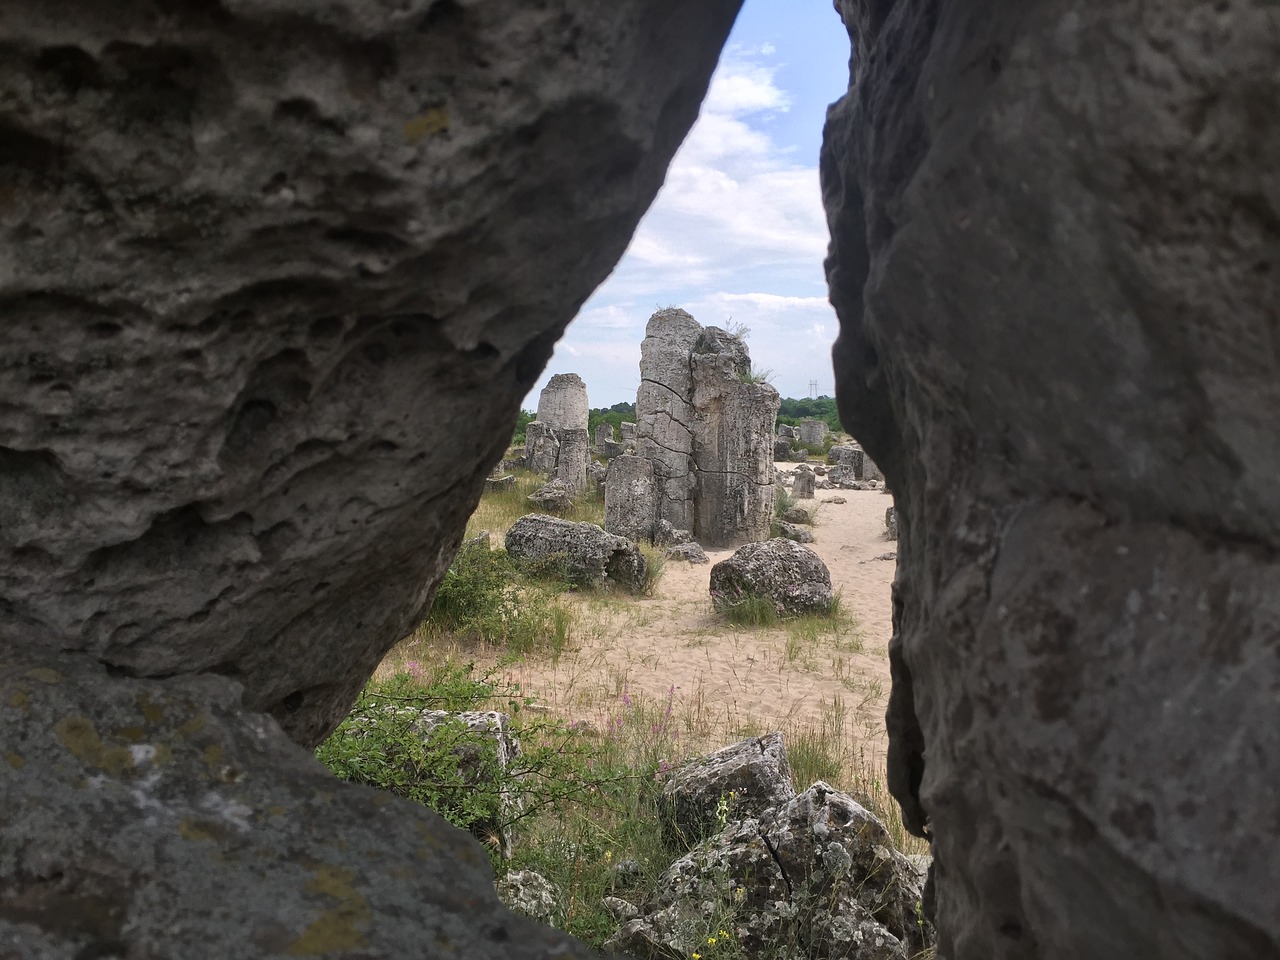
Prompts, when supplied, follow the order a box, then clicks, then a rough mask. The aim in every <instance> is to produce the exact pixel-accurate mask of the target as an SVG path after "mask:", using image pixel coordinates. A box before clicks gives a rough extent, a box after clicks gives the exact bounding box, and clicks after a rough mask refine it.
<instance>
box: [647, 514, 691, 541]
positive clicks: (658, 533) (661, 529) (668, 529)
mask: <svg viewBox="0 0 1280 960" xmlns="http://www.w3.org/2000/svg"><path fill="white" fill-rule="evenodd" d="M692 539H693V532H692V531H691V530H678V529H677V528H675V527H673V526H672V525H671V522H670V521H668V520H659V521H658V522H657V523H655V524H654V525H653V542H654V543H655V544H657V545H658V546H660V547H662V546H666V545H668V544H672V543H687V542H688V541H690V540H692Z"/></svg>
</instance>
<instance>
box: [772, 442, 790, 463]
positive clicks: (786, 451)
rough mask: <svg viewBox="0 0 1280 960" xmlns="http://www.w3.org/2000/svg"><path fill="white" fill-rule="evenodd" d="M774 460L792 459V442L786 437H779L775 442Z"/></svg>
mask: <svg viewBox="0 0 1280 960" xmlns="http://www.w3.org/2000/svg"><path fill="white" fill-rule="evenodd" d="M773 459H774V460H790V459H791V441H790V440H788V439H787V438H786V437H778V439H776V440H774V441H773Z"/></svg>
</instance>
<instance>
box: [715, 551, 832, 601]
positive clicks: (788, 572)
mask: <svg viewBox="0 0 1280 960" xmlns="http://www.w3.org/2000/svg"><path fill="white" fill-rule="evenodd" d="M745 597H758V598H761V599H765V600H768V601H769V602H770V603H772V604H773V606H774V608H775V609H776V610H777V612H778V614H779V616H796V615H799V614H806V613H824V612H826V611H828V610H830V609H831V604H832V600H833V598H834V594H833V593H832V589H831V571H829V570H828V569H827V565H826V564H825V563H823V562H822V558H821V557H819V556H818V555H817V554H816V553H814V552H813V551H812V550H810V549H809V548H808V547H804V546H801V545H800V544H798V543H795V542H794V541H791V540H787V539H785V538H782V537H775V538H774V539H772V540H766V541H764V542H763V543H748V544H747V545H746V546H744V547H739V548H738V549H737V550H736V551H734V554H733V556H731V557H729V558H728V559H726V560H721V561H720V562H719V563H717V564H716V565H715V566H713V567H712V568H711V601H712V603H713V604H714V605H715V606H716V607H717V608H718V609H725V608H727V607H731V606H733V605H734V604H736V603H740V602H741V601H742V600H743V599H744V598H745Z"/></svg>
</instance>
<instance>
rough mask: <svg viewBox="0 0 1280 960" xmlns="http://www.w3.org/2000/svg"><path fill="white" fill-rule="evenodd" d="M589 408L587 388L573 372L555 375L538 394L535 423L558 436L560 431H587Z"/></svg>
mask: <svg viewBox="0 0 1280 960" xmlns="http://www.w3.org/2000/svg"><path fill="white" fill-rule="evenodd" d="M590 413H591V405H590V403H589V401H588V400H587V385H586V384H585V383H584V382H583V380H582V378H581V377H580V376H578V375H577V374H576V373H557V374H555V375H554V376H553V377H552V378H551V379H550V380H548V381H547V385H546V386H545V387H543V388H542V392H541V393H539V394H538V420H539V421H540V422H542V423H543V424H545V425H546V426H547V427H548V428H550V429H551V430H554V431H556V435H557V436H559V434H560V431H562V430H583V431H585V430H586V429H587V421H588V420H589V418H590Z"/></svg>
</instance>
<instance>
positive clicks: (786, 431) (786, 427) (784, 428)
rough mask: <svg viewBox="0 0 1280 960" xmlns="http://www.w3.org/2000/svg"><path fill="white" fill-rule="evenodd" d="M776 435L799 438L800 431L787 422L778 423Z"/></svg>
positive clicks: (792, 438) (790, 438) (793, 438)
mask: <svg viewBox="0 0 1280 960" xmlns="http://www.w3.org/2000/svg"><path fill="white" fill-rule="evenodd" d="M778 436H780V437H785V438H786V439H788V440H799V439H800V433H799V431H798V430H796V428H795V427H793V426H791V424H789V423H780V424H778Z"/></svg>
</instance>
